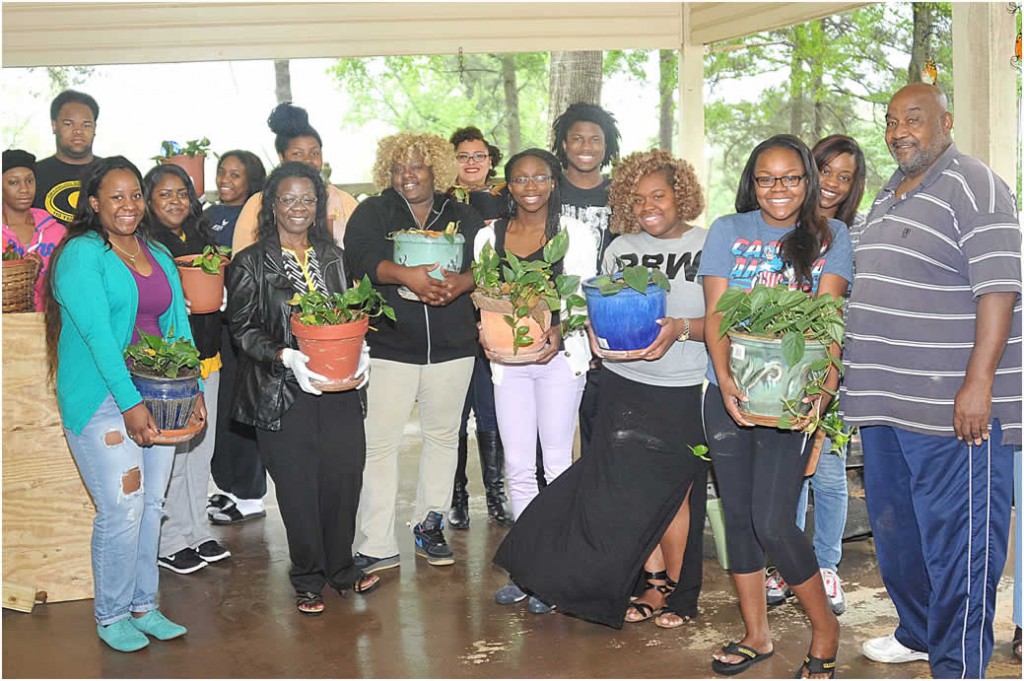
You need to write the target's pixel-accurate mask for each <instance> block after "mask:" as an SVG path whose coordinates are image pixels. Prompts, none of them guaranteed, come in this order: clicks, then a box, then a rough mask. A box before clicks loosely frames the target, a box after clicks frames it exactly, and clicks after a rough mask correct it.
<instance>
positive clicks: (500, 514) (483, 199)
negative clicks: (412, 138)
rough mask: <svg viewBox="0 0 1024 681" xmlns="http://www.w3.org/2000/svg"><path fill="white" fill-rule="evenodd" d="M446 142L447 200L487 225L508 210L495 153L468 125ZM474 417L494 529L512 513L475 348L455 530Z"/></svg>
mask: <svg viewBox="0 0 1024 681" xmlns="http://www.w3.org/2000/svg"><path fill="white" fill-rule="evenodd" d="M448 141H449V142H450V143H451V144H452V146H453V147H454V148H455V163H456V164H457V166H458V176H457V177H456V182H455V184H454V185H452V186H451V187H450V188H449V189H448V196H449V197H451V198H453V199H455V200H456V201H460V202H461V203H468V204H469V205H470V206H472V207H473V208H475V209H476V210H477V212H478V213H480V216H481V217H482V218H483V219H484V224H485V225H490V224H491V223H493V222H494V221H495V220H497V219H498V218H500V217H502V216H503V215H504V214H505V213H507V212H508V198H507V197H508V190H507V189H506V188H505V183H504V182H500V183H492V181H491V179H492V178H493V177H494V166H496V165H497V164H498V163H499V162H500V161H501V151H499V150H498V148H497V147H496V146H494V145H493V144H490V143H489V142H488V141H487V140H485V139H484V136H483V133H481V132H480V130H479V129H477V128H474V127H472V126H470V127H467V128H459V129H458V130H456V131H455V132H454V133H452V136H451V137H450V138H448ZM471 409H472V411H473V414H474V416H475V417H476V444H477V449H478V450H479V453H480V475H481V477H482V478H483V484H484V492H485V494H486V496H487V515H488V516H490V518H491V519H492V520H494V521H495V522H496V523H498V524H499V525H511V524H512V512H511V510H510V509H509V508H508V501H507V499H506V498H505V450H504V448H503V447H502V445H501V437H500V436H499V435H498V418H497V416H495V414H494V386H493V385H492V383H491V364H490V362H488V361H487V358H486V357H484V354H483V349H482V348H481V349H480V350H479V351H478V352H477V355H476V360H475V363H474V365H473V380H472V381H471V382H470V384H469V392H468V393H467V394H466V404H465V406H464V407H463V408H462V423H461V425H460V426H459V462H458V466H457V467H456V469H455V483H454V485H453V489H452V508H451V511H450V512H449V514H448V521H449V522H450V523H451V526H452V527H453V528H455V529H457V530H465V529H468V528H469V491H468V490H467V485H468V483H469V480H468V479H467V478H466V460H467V458H468V454H469V433H468V429H467V426H468V424H469V412H470V410H471Z"/></svg>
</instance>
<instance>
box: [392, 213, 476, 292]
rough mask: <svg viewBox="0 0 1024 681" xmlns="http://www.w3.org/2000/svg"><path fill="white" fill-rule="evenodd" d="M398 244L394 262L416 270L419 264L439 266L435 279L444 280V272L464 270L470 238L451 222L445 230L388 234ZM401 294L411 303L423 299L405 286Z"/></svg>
mask: <svg viewBox="0 0 1024 681" xmlns="http://www.w3.org/2000/svg"><path fill="white" fill-rule="evenodd" d="M388 238H389V239H391V240H392V241H393V242H394V244H395V249H394V254H393V256H392V258H391V259H392V260H393V261H394V262H396V263H398V264H399V265H404V266H406V267H416V266H417V265H432V264H433V263H435V262H436V263H438V266H437V267H436V268H434V269H432V270H430V273H429V274H430V276H432V277H433V278H434V279H444V274H442V272H441V270H443V269H444V270H448V271H449V272H458V271H460V270H461V269H462V249H463V245H464V244H465V243H466V237H465V236H463V235H462V234H459V223H457V222H449V223H448V225H447V226H446V227H445V228H444V229H443V230H441V231H437V230H431V229H403V230H400V231H397V232H392V233H391V234H389V235H388ZM398 294H399V295H400V296H402V297H403V298H406V299H407V300H419V297H418V296H417V295H416V294H415V293H413V292H412V291H410V290H409V289H408V288H407V287H405V286H402V287H400V288H399V289H398Z"/></svg>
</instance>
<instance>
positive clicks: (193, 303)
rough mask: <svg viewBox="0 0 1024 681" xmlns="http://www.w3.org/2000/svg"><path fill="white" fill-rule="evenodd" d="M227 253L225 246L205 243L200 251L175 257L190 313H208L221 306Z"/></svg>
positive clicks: (227, 249) (228, 251)
mask: <svg viewBox="0 0 1024 681" xmlns="http://www.w3.org/2000/svg"><path fill="white" fill-rule="evenodd" d="M229 253H231V249H230V248H228V247H226V246H206V247H205V248H203V252H202V253H200V254H199V255H183V256H179V257H177V258H175V259H174V262H175V264H177V266H178V274H179V275H180V276H181V287H182V289H184V291H185V297H186V298H187V299H188V303H189V307H190V308H191V310H192V314H207V313H209V312H216V311H217V310H219V309H220V306H221V305H222V304H223V301H224V297H223V292H224V268H225V267H227V265H228V254H229Z"/></svg>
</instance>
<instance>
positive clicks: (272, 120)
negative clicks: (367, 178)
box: [231, 102, 359, 254]
mask: <svg viewBox="0 0 1024 681" xmlns="http://www.w3.org/2000/svg"><path fill="white" fill-rule="evenodd" d="M267 125H268V126H270V131H271V132H273V133H274V134H275V135H276V137H275V138H274V148H275V149H277V157H278V160H280V161H281V163H287V162H289V161H297V162H299V163H306V164H308V165H311V166H313V167H314V168H316V169H317V172H319V171H321V170H323V166H324V159H323V150H322V148H321V147H322V146H323V141H322V140H321V139H320V133H318V132H317V131H316V128H314V127H313V126H312V125H310V124H309V114H308V113H306V110H305V109H303V108H302V107H298V106H295V105H294V104H292V103H291V102H282V103H281V104H278V105H277V106H276V107H274V110H273V111H271V112H270V117H269V118H267ZM358 205H359V202H358V201H356V200H355V198H353V197H352V195H351V194H349V193H348V192H344V191H342V190H340V189H338V188H337V187H335V186H334V185H332V184H327V230H328V231H329V232H330V233H331V236H332V237H334V243H336V244H337V245H338V246H339V247H342V248H343V247H344V246H343V241H344V238H345V226H346V225H347V224H348V219H349V216H351V215H352V211H354V210H355V209H356V206H358ZM261 206H262V200H261V195H260V194H254V195H253V196H252V197H251V198H250V199H249V200H248V201H246V203H245V207H244V208H242V213H241V214H240V215H239V216H238V221H237V222H236V223H235V234H234V238H233V239H232V241H231V252H232V253H234V254H237V253H238V252H239V251H240V250H242V249H243V248H245V247H247V246H250V245H252V244H253V243H254V242H255V241H256V239H257V238H258V234H257V233H256V232H257V222H258V217H259V214H260V207H261Z"/></svg>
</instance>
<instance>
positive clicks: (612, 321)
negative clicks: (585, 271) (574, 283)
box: [583, 277, 665, 350]
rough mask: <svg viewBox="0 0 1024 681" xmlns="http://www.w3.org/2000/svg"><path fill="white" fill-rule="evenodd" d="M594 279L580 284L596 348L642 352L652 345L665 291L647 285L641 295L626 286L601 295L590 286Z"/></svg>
mask: <svg viewBox="0 0 1024 681" xmlns="http://www.w3.org/2000/svg"><path fill="white" fill-rule="evenodd" d="M596 279H597V277H593V278H591V279H587V280H586V281H585V282H583V292H584V293H585V294H586V296H587V314H588V315H589V317H590V327H591V328H592V329H593V330H594V335H595V336H596V337H597V344H598V346H600V347H601V349H602V350H642V349H643V348H646V347H647V346H648V345H650V344H651V343H653V342H654V339H655V338H657V337H658V333H659V332H660V331H661V327H660V326H658V323H657V320H658V319H661V318H662V317H664V316H665V290H664V289H663V288H661V287H660V286H658V285H656V284H648V285H647V294H646V295H644V294H642V293H638V292H637V291H634V290H633V289H631V288H629V287H628V286H627V287H626V288H624V289H622V290H621V291H619V292H618V293H616V294H614V295H610V296H603V295H601V291H600V290H599V289H598V288H597V286H595V285H594V283H593V282H594V281H595V280H596Z"/></svg>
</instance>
